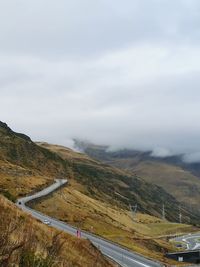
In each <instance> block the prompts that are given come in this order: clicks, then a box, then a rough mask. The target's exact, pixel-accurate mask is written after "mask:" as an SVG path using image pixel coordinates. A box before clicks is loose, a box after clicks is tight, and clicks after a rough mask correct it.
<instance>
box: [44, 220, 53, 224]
mask: <svg viewBox="0 0 200 267" xmlns="http://www.w3.org/2000/svg"><path fill="white" fill-rule="evenodd" d="M43 223H44V224H46V225H51V222H50V221H48V220H44V221H43Z"/></svg>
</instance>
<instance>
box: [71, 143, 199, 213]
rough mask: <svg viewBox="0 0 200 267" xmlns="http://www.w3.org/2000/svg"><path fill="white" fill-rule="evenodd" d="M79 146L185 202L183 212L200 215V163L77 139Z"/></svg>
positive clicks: (178, 156) (179, 157) (77, 145)
mask: <svg viewBox="0 0 200 267" xmlns="http://www.w3.org/2000/svg"><path fill="white" fill-rule="evenodd" d="M75 145H76V147H77V148H78V149H80V150H82V151H84V152H85V153H86V154H87V155H88V156H90V157H92V158H93V159H96V160H101V161H103V162H104V163H105V164H109V165H110V166H113V167H116V168H120V169H122V170H124V171H126V172H127V173H129V174H132V175H133V174H134V175H136V176H139V177H141V178H143V179H144V180H145V181H146V182H149V183H153V184H156V185H158V186H160V187H162V188H163V189H164V190H165V191H167V192H168V193H169V194H170V195H173V197H174V198H175V199H176V200H177V201H178V202H180V203H181V206H182V209H184V208H186V209H190V210H191V213H198V214H200V211H199V209H198V204H199V201H200V176H199V169H200V164H198V163H196V164H189V163H185V162H183V160H182V156H181V155H177V156H171V157H166V158H158V157H153V156H152V152H151V151H147V152H142V151H137V150H127V149H124V150H119V151H109V149H108V147H107V146H98V145H94V144H91V143H87V142H83V141H77V140H75Z"/></svg>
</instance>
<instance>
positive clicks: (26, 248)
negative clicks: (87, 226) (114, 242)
mask: <svg viewBox="0 0 200 267" xmlns="http://www.w3.org/2000/svg"><path fill="white" fill-rule="evenodd" d="M0 213H1V217H0V266H2V267H3V266H8V267H9V266H19V267H36V266H41V267H47V266H48V267H61V266H62V267H71V266H74V267H82V266H86V267H91V266H98V267H112V266H113V265H112V264H111V263H109V262H108V261H107V260H106V259H105V258H104V257H103V256H102V255H101V253H100V252H99V251H98V250H97V249H96V248H95V247H94V246H93V245H92V244H91V243H90V242H89V241H86V240H80V239H77V238H75V237H72V236H71V235H68V234H66V233H61V232H58V231H57V230H55V229H53V228H51V227H47V226H45V225H44V224H42V223H41V222H38V221H37V220H35V219H33V218H32V217H30V216H29V215H27V214H26V213H24V212H22V211H21V210H19V209H18V208H16V206H15V205H14V204H12V203H11V202H9V201H8V200H6V199H5V198H4V197H2V196H1V195H0Z"/></svg>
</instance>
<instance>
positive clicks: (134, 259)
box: [17, 180, 162, 267]
mask: <svg viewBox="0 0 200 267" xmlns="http://www.w3.org/2000/svg"><path fill="white" fill-rule="evenodd" d="M66 183H67V180H55V183H54V184H53V185H51V186H49V187H47V188H45V189H44V190H42V191H40V192H38V193H36V194H34V195H32V196H27V197H24V198H20V199H18V201H17V206H18V207H20V208H21V209H22V210H24V211H26V212H28V213H30V214H31V215H32V216H33V217H35V218H37V219H39V220H40V221H42V222H43V221H44V220H48V221H49V222H50V223H51V226H52V227H55V228H57V229H59V230H62V231H65V232H67V233H70V234H72V235H76V233H77V229H76V228H75V227H73V226H71V225H68V224H66V223H63V222H61V221H59V220H57V219H54V218H51V217H49V216H47V215H45V214H42V213H40V212H38V211H35V210H33V209H31V208H29V207H27V206H26V203H27V202H28V201H31V200H34V199H37V198H41V197H43V196H46V195H48V194H50V193H51V192H53V191H55V190H56V189H58V188H59V187H61V186H63V185H64V184H66ZM81 237H82V238H87V239H89V240H90V241H91V242H92V243H93V244H94V245H95V246H96V247H97V248H98V249H99V250H100V251H101V252H102V253H103V254H104V255H106V256H108V257H110V258H112V259H113V260H114V261H115V262H117V263H119V264H120V265H121V266H122V267H133V266H136V267H158V266H162V265H161V264H160V263H158V262H154V261H152V260H149V259H146V258H144V257H142V256H140V255H138V254H135V253H133V252H131V251H129V250H127V249H124V248H122V247H120V246H118V245H117V244H114V243H112V242H110V241H107V240H105V239H103V238H100V237H98V236H95V235H93V234H89V233H87V232H84V231H82V234H81Z"/></svg>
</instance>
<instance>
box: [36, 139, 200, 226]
mask: <svg viewBox="0 0 200 267" xmlns="http://www.w3.org/2000/svg"><path fill="white" fill-rule="evenodd" d="M39 145H40V146H42V147H44V148H48V149H50V150H51V151H53V152H56V153H57V154H58V155H59V156H61V157H62V158H63V159H65V160H69V161H70V162H71V166H72V169H71V170H72V174H73V176H72V178H74V180H75V181H76V182H78V183H79V184H81V185H82V186H83V187H84V193H87V194H88V195H89V196H92V197H94V198H96V199H104V201H107V202H108V203H110V202H111V203H113V205H118V206H120V207H123V208H125V209H129V204H131V205H135V204H137V205H138V210H139V211H140V212H143V213H147V214H150V215H154V216H157V217H161V216H162V205H163V204H165V211H166V216H167V218H168V219H170V220H171V221H178V220H179V217H178V214H179V206H180V203H179V202H178V201H177V200H176V199H175V197H173V196H172V195H170V194H169V193H166V191H165V190H164V189H162V188H161V187H158V186H157V185H155V184H151V183H148V182H145V181H144V180H143V179H141V178H140V176H138V175H135V174H134V175H133V174H131V173H127V172H125V171H123V170H119V169H117V168H113V167H111V166H109V165H107V164H102V163H101V162H99V161H97V160H94V159H91V158H89V157H88V156H86V155H85V154H82V153H77V152H74V151H72V150H70V149H68V148H64V147H62V146H58V145H55V146H54V145H50V144H47V143H39ZM183 216H184V219H185V220H186V221H187V222H189V218H190V219H191V220H193V222H195V223H197V222H198V216H196V214H195V213H194V214H193V215H190V211H189V209H187V208H186V209H184V211H183Z"/></svg>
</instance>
